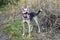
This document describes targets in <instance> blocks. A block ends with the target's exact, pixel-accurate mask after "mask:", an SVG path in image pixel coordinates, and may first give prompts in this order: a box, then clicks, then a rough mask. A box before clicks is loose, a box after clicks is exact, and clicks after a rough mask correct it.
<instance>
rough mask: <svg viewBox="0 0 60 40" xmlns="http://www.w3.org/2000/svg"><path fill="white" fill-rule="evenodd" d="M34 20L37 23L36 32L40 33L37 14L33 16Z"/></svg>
mask: <svg viewBox="0 0 60 40" xmlns="http://www.w3.org/2000/svg"><path fill="white" fill-rule="evenodd" d="M34 20H35V22H36V24H37V26H38V32H39V33H40V26H39V23H38V18H37V16H35V17H34Z"/></svg>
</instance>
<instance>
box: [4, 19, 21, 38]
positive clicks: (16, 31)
mask: <svg viewBox="0 0 60 40" xmlns="http://www.w3.org/2000/svg"><path fill="white" fill-rule="evenodd" d="M4 31H5V32H6V33H7V34H8V33H9V32H11V33H12V35H13V36H15V37H20V36H21V34H22V20H15V21H10V25H9V26H6V28H5V29H4Z"/></svg>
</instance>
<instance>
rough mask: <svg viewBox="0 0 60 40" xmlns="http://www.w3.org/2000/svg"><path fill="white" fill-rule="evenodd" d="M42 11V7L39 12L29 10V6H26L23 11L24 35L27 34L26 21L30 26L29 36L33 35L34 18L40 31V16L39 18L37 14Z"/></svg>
mask: <svg viewBox="0 0 60 40" xmlns="http://www.w3.org/2000/svg"><path fill="white" fill-rule="evenodd" d="M41 11H42V9H40V10H39V11H38V12H37V13H35V12H29V11H28V9H27V8H24V11H22V13H23V16H22V19H23V22H22V24H23V35H25V23H27V24H28V27H29V36H30V35H31V31H32V29H33V26H32V24H31V22H32V20H33V19H34V20H35V22H36V24H37V26H38V32H39V33H40V26H39V23H38V18H37V15H38V14H39V13H40V12H41Z"/></svg>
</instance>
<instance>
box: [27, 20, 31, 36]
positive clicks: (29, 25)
mask: <svg viewBox="0 0 60 40" xmlns="http://www.w3.org/2000/svg"><path fill="white" fill-rule="evenodd" d="M27 23H28V27H29V35H28V36H30V35H31V28H30V27H31V24H30V21H27Z"/></svg>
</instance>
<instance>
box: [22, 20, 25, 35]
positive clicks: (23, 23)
mask: <svg viewBox="0 0 60 40" xmlns="http://www.w3.org/2000/svg"><path fill="white" fill-rule="evenodd" d="M22 25H23V34H22V35H23V36H24V35H25V21H24V20H23V22H22Z"/></svg>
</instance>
